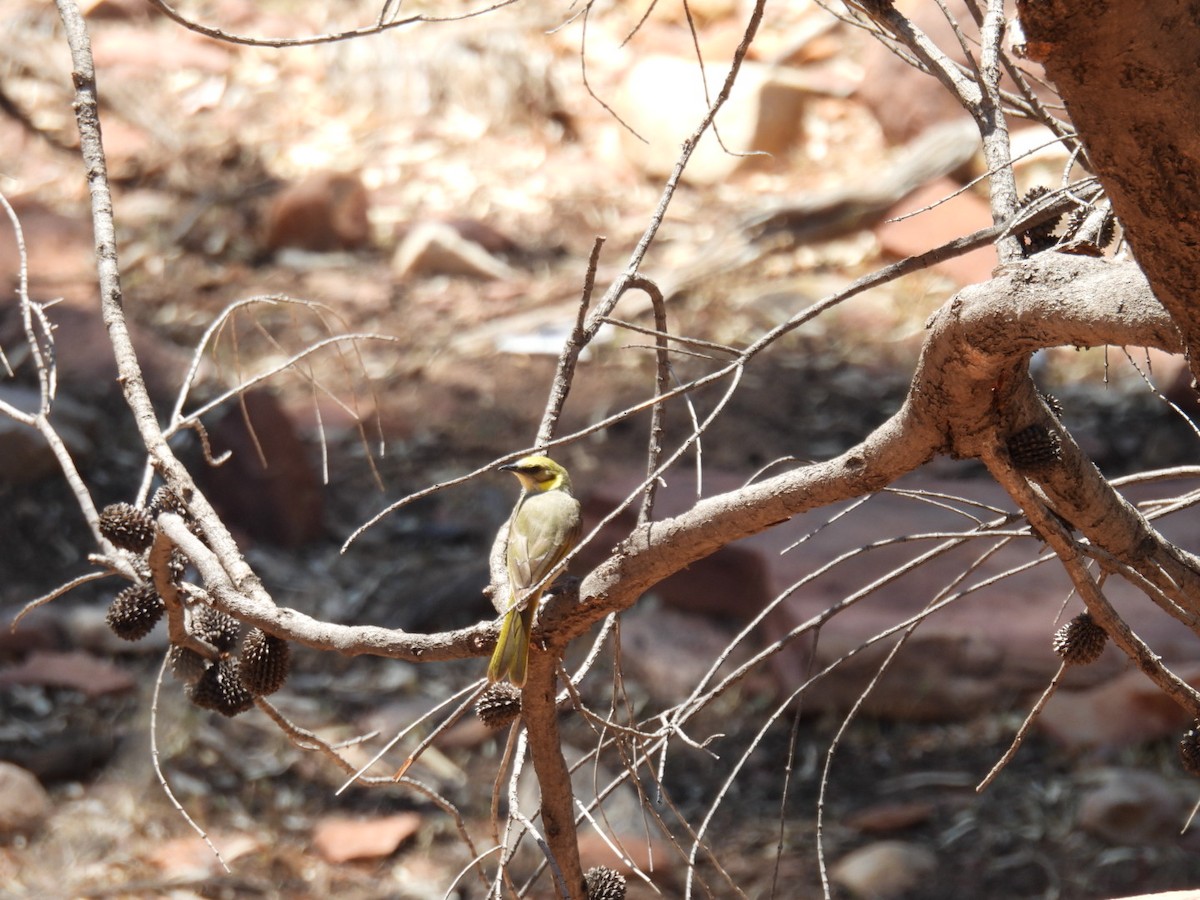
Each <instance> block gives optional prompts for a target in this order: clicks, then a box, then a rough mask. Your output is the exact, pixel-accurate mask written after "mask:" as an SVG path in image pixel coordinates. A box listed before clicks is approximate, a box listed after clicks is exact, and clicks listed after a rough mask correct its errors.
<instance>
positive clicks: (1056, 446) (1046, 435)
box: [1007, 424, 1062, 469]
mask: <svg viewBox="0 0 1200 900" xmlns="http://www.w3.org/2000/svg"><path fill="white" fill-rule="evenodd" d="M1007 444H1008V455H1009V456H1010V457H1012V463H1013V466H1015V467H1016V468H1018V469H1040V468H1043V467H1045V466H1048V465H1053V464H1054V463H1056V462H1058V461H1059V460H1060V459H1061V458H1062V449H1061V447H1062V438H1060V437H1059V436H1058V433H1057V432H1055V431H1051V430H1050V429H1049V428H1047V427H1046V426H1045V425H1040V424H1035V425H1030V426H1029V427H1028V428H1024V429H1022V430H1021V431H1018V432H1017V433H1016V434H1014V435H1011V436H1010V437H1009V438H1008V441H1007Z"/></svg>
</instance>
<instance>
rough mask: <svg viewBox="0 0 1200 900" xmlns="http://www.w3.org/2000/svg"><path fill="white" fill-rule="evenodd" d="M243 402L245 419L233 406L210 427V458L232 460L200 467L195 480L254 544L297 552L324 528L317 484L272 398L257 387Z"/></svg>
mask: <svg viewBox="0 0 1200 900" xmlns="http://www.w3.org/2000/svg"><path fill="white" fill-rule="evenodd" d="M242 399H243V403H244V408H245V415H244V416H243V412H242V409H241V408H239V407H238V405H237V404H232V405H231V406H230V408H229V409H228V410H227V411H226V412H225V414H224V415H223V416H222V417H221V418H219V419H217V420H216V421H214V422H212V423H211V424H209V426H208V434H209V441H210V443H211V445H212V452H213V454H214V456H219V455H220V454H222V453H224V452H225V451H226V450H229V451H232V455H231V456H230V457H229V459H228V460H226V461H225V463H223V464H222V465H219V466H215V467H214V466H208V465H205V466H201V467H200V468H199V469H198V470H197V473H196V474H197V479H198V481H199V482H200V485H201V489H202V490H203V491H204V492H205V495H206V496H207V497H208V498H209V500H210V501H211V502H212V503H213V505H214V506H215V507H216V508H217V510H218V511H219V512H220V513H221V516H222V518H225V519H226V520H227V522H228V523H229V524H230V525H232V526H234V527H236V528H238V529H240V530H242V531H245V532H246V533H247V534H249V535H250V536H251V537H253V538H256V539H258V540H262V541H267V542H269V543H273V544H276V545H278V546H281V547H298V546H300V545H302V544H305V543H307V542H308V541H310V540H312V539H313V538H315V537H316V536H317V535H319V534H320V533H321V529H322V527H323V526H324V521H323V511H324V500H323V497H322V493H321V484H320V479H319V477H318V475H317V472H316V469H315V467H314V466H313V464H312V462H310V460H309V457H308V448H307V447H306V446H305V444H304V442H303V440H301V438H300V436H299V434H298V433H297V430H296V427H295V425H294V424H293V423H292V421H291V419H290V418H289V417H288V415H287V413H286V412H285V411H284V409H283V407H282V406H281V405H280V403H279V401H278V400H277V399H276V398H275V395H274V394H272V393H271V392H270V391H269V390H266V389H263V388H255V389H252V390H250V391H248V392H247V393H246V394H245V395H243V398H242ZM247 423H249V424H247ZM260 450H261V452H262V456H261V457H260V456H259V451H260Z"/></svg>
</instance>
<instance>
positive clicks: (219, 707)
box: [188, 659, 254, 718]
mask: <svg viewBox="0 0 1200 900" xmlns="http://www.w3.org/2000/svg"><path fill="white" fill-rule="evenodd" d="M188 696H189V697H190V698H191V701H192V702H193V703H195V704H196V705H197V706H199V707H202V708H203V709H211V710H215V711H216V712H219V713H220V714H221V715H223V716H229V717H230V718H232V717H233V716H236V715H237V714H238V713H244V712H245V711H246V710H248V709H250V707H252V706H253V705H254V697H253V696H252V695H251V694H250V692H249V691H247V690H246V689H245V688H244V687H242V684H241V682H240V681H238V677H237V664H236V663H234V662H233V660H229V659H223V660H221V661H220V662H217V663H214V664H213V665H211V666H209V667H208V669H207V670H205V672H204V674H203V675H201V676H200V680H199V681H197V682H196V683H195V684H193V685H191V686H190V687H189V688H188Z"/></svg>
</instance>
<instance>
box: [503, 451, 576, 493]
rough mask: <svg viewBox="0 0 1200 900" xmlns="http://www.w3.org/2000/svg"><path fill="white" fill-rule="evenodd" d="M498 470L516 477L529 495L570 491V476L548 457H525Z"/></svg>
mask: <svg viewBox="0 0 1200 900" xmlns="http://www.w3.org/2000/svg"><path fill="white" fill-rule="evenodd" d="M500 468H501V469H502V470H503V471H505V472H512V473H513V474H514V475H516V476H517V478H518V480H519V481H520V482H521V487H523V488H524V489H525V490H527V491H529V492H530V493H543V492H545V491H553V490H559V489H565V490H568V491H569V490H570V489H571V476H570V475H568V474H567V470H566V469H564V468H563V467H562V466H560V465H559V464H558V463H556V462H555V461H554V460H552V459H551V458H550V457H548V456H538V455H534V456H526V457H525V458H524V459H518V460H517V461H516V462H515V463H510V464H509V465H507V466H501V467H500Z"/></svg>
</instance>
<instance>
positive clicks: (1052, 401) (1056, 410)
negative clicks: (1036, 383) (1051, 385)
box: [1038, 391, 1063, 422]
mask: <svg viewBox="0 0 1200 900" xmlns="http://www.w3.org/2000/svg"><path fill="white" fill-rule="evenodd" d="M1038 396H1039V397H1041V398H1042V402H1043V403H1045V404H1046V406H1048V407H1050V412H1052V413H1053V414H1054V418H1056V419H1058V420H1059V421H1060V422H1061V421H1062V417H1063V405H1062V401H1061V400H1059V399H1058V398H1057V397H1055V396H1054V395H1053V394H1047V393H1046V392H1045V391H1038Z"/></svg>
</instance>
